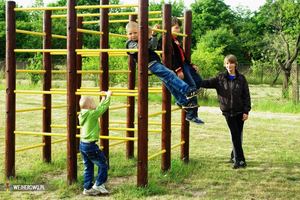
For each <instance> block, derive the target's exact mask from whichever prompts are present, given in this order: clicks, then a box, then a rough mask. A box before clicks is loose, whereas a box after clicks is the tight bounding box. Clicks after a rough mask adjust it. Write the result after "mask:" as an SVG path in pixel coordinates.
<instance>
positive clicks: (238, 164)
mask: <svg viewBox="0 0 300 200" xmlns="http://www.w3.org/2000/svg"><path fill="white" fill-rule="evenodd" d="M246 166H247V164H246V162H245V161H242V160H241V161H238V162H236V163H234V165H232V169H238V168H240V167H244V168H245V167H246Z"/></svg>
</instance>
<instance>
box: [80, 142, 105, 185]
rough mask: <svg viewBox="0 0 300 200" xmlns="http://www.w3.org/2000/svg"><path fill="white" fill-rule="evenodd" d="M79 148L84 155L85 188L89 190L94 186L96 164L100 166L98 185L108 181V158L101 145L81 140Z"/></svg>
mask: <svg viewBox="0 0 300 200" xmlns="http://www.w3.org/2000/svg"><path fill="white" fill-rule="evenodd" d="M79 150H80V153H81V156H82V160H83V164H84V166H85V168H84V171H83V172H84V174H83V175H84V186H83V187H84V188H85V189H87V190H89V189H91V188H92V186H93V181H94V164H95V165H97V166H98V176H97V179H96V182H95V183H96V185H97V186H98V185H101V184H102V183H105V182H106V181H107V169H108V164H107V159H106V157H105V156H104V155H103V153H102V151H101V150H100V149H99V146H98V145H97V144H95V143H89V142H82V141H81V142H80V145H79Z"/></svg>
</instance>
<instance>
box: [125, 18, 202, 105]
mask: <svg viewBox="0 0 300 200" xmlns="http://www.w3.org/2000/svg"><path fill="white" fill-rule="evenodd" d="M155 28H159V26H158V25H155ZM151 33H152V34H151ZM126 35H127V37H128V41H127V42H126V48H127V49H138V36H139V29H138V24H137V23H136V22H129V23H128V24H127V25H126ZM148 38H149V42H148V61H147V63H148V69H149V70H150V71H151V73H153V74H154V75H156V76H157V77H158V78H159V79H160V80H161V81H162V82H163V83H164V84H165V86H166V87H167V88H168V90H169V91H170V93H171V94H172V95H173V96H174V98H175V99H176V100H177V102H178V105H180V106H181V107H182V108H197V107H199V105H197V104H195V103H193V102H192V101H190V100H189V99H191V98H193V97H194V96H197V95H198V94H199V93H200V92H201V91H200V90H198V89H192V90H190V87H189V85H188V84H186V83H185V82H184V81H182V80H181V79H180V78H178V77H177V76H176V75H175V74H174V73H173V72H172V71H171V70H170V69H168V68H166V67H165V66H164V65H163V64H161V61H160V57H159V56H158V54H157V53H156V52H154V50H153V49H154V48H156V46H157V35H156V32H154V31H153V32H152V28H151V27H150V26H149V28H148ZM127 54H128V55H130V56H131V57H132V58H133V59H134V61H135V62H138V53H137V52H128V53H127Z"/></svg>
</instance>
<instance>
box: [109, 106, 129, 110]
mask: <svg viewBox="0 0 300 200" xmlns="http://www.w3.org/2000/svg"><path fill="white" fill-rule="evenodd" d="M129 107H130V105H125V106H114V107H109V110H117V109H121V108H129Z"/></svg>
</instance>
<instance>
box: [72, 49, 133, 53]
mask: <svg viewBox="0 0 300 200" xmlns="http://www.w3.org/2000/svg"><path fill="white" fill-rule="evenodd" d="M75 51H76V52H77V53H78V54H81V53H87V52H88V53H92V52H93V53H100V52H108V53H109V52H138V49H76V50H75Z"/></svg>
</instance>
